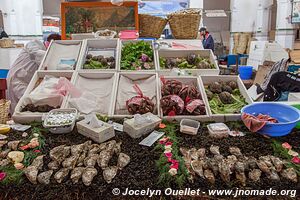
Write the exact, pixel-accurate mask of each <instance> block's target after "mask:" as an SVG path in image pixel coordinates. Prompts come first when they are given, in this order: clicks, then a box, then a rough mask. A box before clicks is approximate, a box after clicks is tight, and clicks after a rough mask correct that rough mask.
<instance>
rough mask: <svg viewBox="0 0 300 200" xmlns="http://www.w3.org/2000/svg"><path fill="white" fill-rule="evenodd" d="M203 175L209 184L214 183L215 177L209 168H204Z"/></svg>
mask: <svg viewBox="0 0 300 200" xmlns="http://www.w3.org/2000/svg"><path fill="white" fill-rule="evenodd" d="M204 177H205V178H206V179H207V180H208V182H209V183H210V184H212V185H214V184H215V182H216V179H215V176H214V173H213V172H212V171H211V170H209V169H206V170H204Z"/></svg>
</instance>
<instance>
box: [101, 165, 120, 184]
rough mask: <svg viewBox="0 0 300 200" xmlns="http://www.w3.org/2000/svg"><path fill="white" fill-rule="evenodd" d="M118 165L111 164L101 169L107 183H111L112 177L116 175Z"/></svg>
mask: <svg viewBox="0 0 300 200" xmlns="http://www.w3.org/2000/svg"><path fill="white" fill-rule="evenodd" d="M117 172H118V167H117V166H112V167H108V168H106V169H105V170H104V171H103V178H104V180H105V181H106V182H107V183H111V181H112V180H113V178H114V177H115V176H116V175H117Z"/></svg>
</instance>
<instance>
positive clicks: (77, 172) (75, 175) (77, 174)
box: [70, 167, 85, 184]
mask: <svg viewBox="0 0 300 200" xmlns="http://www.w3.org/2000/svg"><path fill="white" fill-rule="evenodd" d="M84 169H85V168H84V167H76V168H74V169H73V170H72V171H71V176H70V178H71V179H72V182H73V183H74V184H75V183H78V181H79V179H80V178H81V177H82V174H83V171H84Z"/></svg>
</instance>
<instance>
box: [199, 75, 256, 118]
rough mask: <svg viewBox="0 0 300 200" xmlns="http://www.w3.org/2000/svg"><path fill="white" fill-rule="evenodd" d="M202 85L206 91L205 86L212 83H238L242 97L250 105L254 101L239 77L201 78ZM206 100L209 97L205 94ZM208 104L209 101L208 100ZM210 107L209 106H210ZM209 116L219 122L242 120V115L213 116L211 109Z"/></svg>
mask: <svg viewBox="0 0 300 200" xmlns="http://www.w3.org/2000/svg"><path fill="white" fill-rule="evenodd" d="M199 80H200V85H201V87H203V88H202V90H203V91H205V85H208V84H210V83H212V82H216V81H223V82H227V81H236V82H237V84H238V87H239V90H240V93H241V95H243V97H244V98H245V100H246V102H247V103H248V104H252V103H253V100H252V99H251V97H250V96H249V95H248V93H247V89H246V87H245V85H244V84H243V82H242V80H241V79H240V77H239V76H200V79H199ZM204 96H205V99H207V95H206V93H205V92H204ZM207 102H208V100H207ZM208 105H209V104H208ZM209 115H210V116H211V119H212V120H214V121H217V122H224V121H236V120H240V119H241V114H213V113H212V111H211V109H209Z"/></svg>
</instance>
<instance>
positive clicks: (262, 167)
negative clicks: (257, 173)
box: [256, 160, 270, 174]
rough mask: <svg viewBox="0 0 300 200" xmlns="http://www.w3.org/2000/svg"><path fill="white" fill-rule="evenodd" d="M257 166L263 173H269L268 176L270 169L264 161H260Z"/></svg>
mask: <svg viewBox="0 0 300 200" xmlns="http://www.w3.org/2000/svg"><path fill="white" fill-rule="evenodd" d="M256 164H257V166H258V167H259V169H260V170H261V171H262V172H264V173H267V174H269V173H270V169H269V167H268V165H267V164H266V163H265V162H264V161H262V160H258V161H257V162H256Z"/></svg>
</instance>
